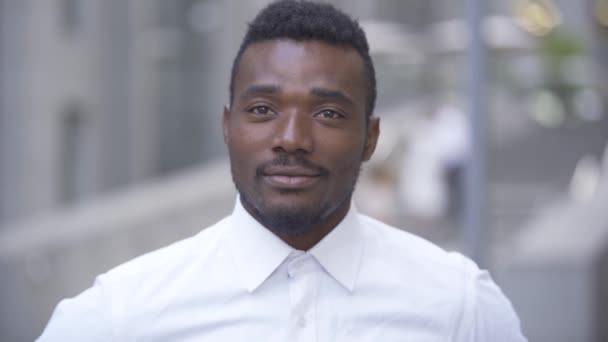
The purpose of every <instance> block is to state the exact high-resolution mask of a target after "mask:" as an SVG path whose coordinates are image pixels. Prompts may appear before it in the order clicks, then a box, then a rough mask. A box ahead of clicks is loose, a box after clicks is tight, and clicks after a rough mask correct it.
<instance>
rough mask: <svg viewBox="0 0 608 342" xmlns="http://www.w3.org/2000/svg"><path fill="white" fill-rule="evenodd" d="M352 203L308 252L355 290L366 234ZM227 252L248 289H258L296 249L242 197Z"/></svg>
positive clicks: (342, 282) (231, 222) (228, 231)
mask: <svg viewBox="0 0 608 342" xmlns="http://www.w3.org/2000/svg"><path fill="white" fill-rule="evenodd" d="M358 217H359V215H358V214H357V210H356V208H355V207H354V205H353V204H351V208H350V210H349V211H348V213H347V214H346V216H345V217H344V219H343V220H342V221H341V222H340V223H339V224H338V225H337V226H336V227H335V228H334V229H333V230H332V231H331V232H330V233H329V234H328V235H327V236H325V237H324V238H323V240H321V241H319V243H317V244H316V245H315V246H314V247H313V248H311V249H310V250H309V251H308V253H309V254H311V255H313V256H314V257H315V259H316V260H317V261H318V262H319V263H320V264H321V266H322V267H323V268H324V269H325V271H327V272H328V273H329V274H330V275H331V276H332V277H333V278H334V279H336V280H337V281H338V282H339V283H340V284H342V286H344V287H345V288H346V289H348V290H349V291H351V292H352V291H353V289H354V287H355V283H356V280H357V276H358V273H359V268H360V265H361V259H362V254H363V242H364V240H363V236H362V235H363V233H362V230H361V226H360V222H359V219H358ZM225 237H226V243H227V247H228V253H229V254H230V255H231V258H232V260H233V262H234V265H235V266H236V269H237V274H238V276H239V278H240V279H241V281H242V282H243V284H244V285H245V287H246V288H247V291H249V292H250V293H251V292H253V291H255V290H256V289H257V288H258V287H259V286H260V285H261V284H262V283H263V282H264V281H265V280H266V279H267V278H268V277H269V276H270V275H271V274H272V272H274V270H276V269H277V268H278V267H279V266H280V265H281V263H282V262H283V261H284V260H285V259H286V258H287V257H288V256H289V255H290V254H291V253H292V252H294V251H296V250H295V249H294V248H293V247H291V246H289V245H288V244H287V243H285V242H284V241H283V240H281V239H280V238H279V237H277V236H276V235H274V234H273V233H272V232H271V231H269V230H268V229H267V228H265V227H264V226H262V225H261V224H260V223H259V222H258V221H257V220H256V219H255V218H253V217H252V216H251V215H250V214H249V213H248V212H247V210H245V208H243V206H242V204H241V201H240V198H238V197H237V200H236V205H235V207H234V210H233V212H232V215H231V216H230V224H229V227H228V230H227V232H226V235H225Z"/></svg>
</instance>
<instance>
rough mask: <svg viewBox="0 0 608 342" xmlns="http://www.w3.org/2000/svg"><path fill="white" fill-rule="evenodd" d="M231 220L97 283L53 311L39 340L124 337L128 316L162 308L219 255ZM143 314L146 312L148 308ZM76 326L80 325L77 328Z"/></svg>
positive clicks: (124, 266)
mask: <svg viewBox="0 0 608 342" xmlns="http://www.w3.org/2000/svg"><path fill="white" fill-rule="evenodd" d="M226 224H227V218H225V219H223V220H221V221H219V222H217V223H216V224H214V225H212V226H210V227H208V228H205V229H204V230H202V231H201V232H200V233H198V234H197V235H195V236H193V237H190V238H187V239H184V240H181V241H178V242H175V243H173V244H171V245H169V246H167V247H164V248H161V249H158V250H156V251H153V252H150V253H147V254H144V255H142V256H140V257H137V258H135V259H132V260H130V261H128V262H126V263H124V264H121V265H119V266H117V267H115V268H113V269H111V270H110V271H108V272H106V273H103V274H101V275H99V276H97V278H96V279H95V282H94V284H93V286H92V287H90V288H88V289H86V290H85V291H83V292H82V293H80V294H79V295H78V296H76V297H74V298H69V299H64V300H62V301H61V302H60V303H59V304H58V305H57V307H56V308H55V310H54V312H53V315H52V316H51V319H50V320H49V323H48V325H47V327H46V328H45V330H44V332H43V334H42V336H41V337H40V338H39V340H40V341H59V340H74V341H76V340H79V341H84V340H88V341H106V340H112V339H113V338H114V337H116V336H123V334H122V333H123V331H124V330H128V329H129V327H127V326H123V325H124V324H125V322H127V321H128V320H126V319H125V318H127V316H133V315H140V314H141V312H139V311H138V310H140V309H141V310H144V309H145V308H149V307H150V306H151V305H163V303H164V302H163V301H164V299H165V298H164V297H163V296H171V295H174V294H175V292H176V291H179V290H180V287H181V286H182V285H183V282H188V281H189V279H188V277H191V276H192V273H194V272H192V270H198V268H197V267H203V268H204V267H205V264H206V263H209V262H213V261H212V260H210V259H213V258H215V257H216V255H217V253H215V251H216V250H217V248H218V242H219V240H220V237H221V235H222V231H223V229H222V228H223V227H224V226H225V225H226ZM144 311H145V310H144ZM74 322H79V324H78V325H77V326H74Z"/></svg>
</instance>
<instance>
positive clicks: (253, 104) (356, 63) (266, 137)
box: [223, 40, 379, 234]
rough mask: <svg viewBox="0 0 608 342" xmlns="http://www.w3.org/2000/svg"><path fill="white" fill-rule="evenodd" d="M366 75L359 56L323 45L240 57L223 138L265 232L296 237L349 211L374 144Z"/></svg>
mask: <svg viewBox="0 0 608 342" xmlns="http://www.w3.org/2000/svg"><path fill="white" fill-rule="evenodd" d="M365 75H366V73H365V69H364V65H363V60H362V58H361V57H360V56H359V54H358V53H357V52H356V50H354V49H352V48H342V47H336V46H333V45H329V44H326V43H323V42H319V41H303V42H296V41H292V40H270V41H264V42H258V43H254V44H252V45H250V46H249V47H248V48H247V49H246V50H245V52H244V54H243V55H242V58H241V61H240V64H239V66H238V72H237V76H236V78H235V80H234V99H233V103H232V105H231V107H230V108H229V109H228V108H226V109H225V110H224V122H223V127H224V140H225V142H226V144H227V146H228V151H229V155H230V163H231V168H232V176H233V179H234V182H235V185H236V187H237V190H238V191H239V193H240V196H241V201H242V203H243V206H244V207H245V208H246V209H247V210H248V211H249V212H250V213H251V214H252V215H253V216H254V217H255V218H256V219H257V220H258V221H260V222H261V223H262V224H263V225H265V226H266V227H267V228H269V229H271V230H273V231H275V232H278V233H281V234H301V233H304V232H306V231H308V230H310V229H313V228H316V227H318V226H321V225H323V224H334V225H335V224H337V223H338V222H339V220H341V219H342V217H343V216H344V215H345V213H346V212H347V211H348V208H349V205H350V198H351V195H352V192H353V189H354V185H355V182H356V179H357V176H358V173H359V169H360V166H361V163H362V162H363V161H365V160H368V159H369V158H370V157H371V155H372V153H373V151H374V148H375V145H376V141H377V138H378V130H379V128H378V120H377V119H375V118H372V119H371V120H370V121H369V123H367V120H366V115H365V104H366V96H367V83H366V78H365ZM334 221H335V222H334Z"/></svg>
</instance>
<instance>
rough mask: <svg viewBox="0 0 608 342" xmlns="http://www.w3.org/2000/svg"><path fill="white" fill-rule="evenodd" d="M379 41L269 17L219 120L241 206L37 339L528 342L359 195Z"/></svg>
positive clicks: (369, 150)
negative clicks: (356, 202)
mask: <svg viewBox="0 0 608 342" xmlns="http://www.w3.org/2000/svg"><path fill="white" fill-rule="evenodd" d="M368 50H369V49H368V45H367V41H366V38H365V34H364V33H363V31H362V30H361V28H360V27H359V26H358V24H357V23H356V22H355V21H353V20H352V19H351V18H349V17H348V16H346V15H345V14H343V13H342V12H339V11H338V10H336V9H335V8H333V7H331V6H329V5H321V4H315V3H310V2H295V1H279V2H276V3H273V4H271V5H269V6H268V7H267V8H265V9H264V10H262V11H261V12H260V13H259V14H258V16H257V17H256V18H255V19H254V21H253V22H252V23H251V24H250V27H249V30H248V32H247V34H246V36H245V38H244V41H243V43H242V45H241V48H240V50H239V52H238V53H237V56H236V58H235V61H234V65H233V70H232V77H231V85H230V104H229V106H227V107H226V108H224V114H223V130H224V140H225V142H226V145H227V146H228V151H229V155H230V162H231V168H232V177H233V179H234V183H235V185H236V187H237V189H238V192H239V197H238V200H237V202H236V205H235V208H234V211H233V213H232V214H231V215H230V216H228V217H226V218H225V219H223V220H222V221H220V222H218V223H217V224H215V225H213V226H211V227H209V228H207V229H204V230H203V231H202V232H201V233H199V234H198V235H196V236H194V237H192V238H190V239H187V240H184V241H181V242H178V243H176V244H174V245H171V246H169V247H166V248H164V249H161V250H159V251H156V252H153V253H150V254H147V255H145V256H143V257H140V258H138V259H135V260H133V261H130V262H128V263H126V264H124V265H121V266H119V267H117V268H115V269H113V270H111V271H109V272H108V273H106V274H103V275H101V276H99V277H98V278H97V280H96V282H95V284H94V286H93V287H92V288H90V289H88V290H86V291H85V292H83V293H82V294H80V295H79V296H77V297H75V298H73V299H69V300H65V301H62V302H61V303H60V304H59V305H58V307H57V308H56V310H55V312H54V314H53V317H52V318H51V320H50V322H49V324H48V326H47V328H46V329H45V331H44V332H43V334H42V336H41V337H40V339H39V340H40V341H135V340H137V341H492V342H496V341H524V340H525V339H524V338H523V337H522V335H521V333H520V328H519V322H518V319H517V317H516V315H515V313H514V312H513V309H512V307H511V305H510V304H509V302H508V300H507V299H506V298H505V297H504V295H503V294H502V293H501V292H500V290H499V289H498V288H497V287H496V285H495V284H494V283H493V282H492V280H491V279H490V277H489V276H488V274H487V273H486V272H484V271H480V270H479V269H478V268H477V267H476V266H475V264H474V263H472V262H471V261H469V260H468V259H466V258H464V257H462V256H460V255H458V254H450V253H446V252H444V251H443V250H441V249H439V248H438V247H435V246H433V245H432V244H430V243H429V242H426V241H424V240H422V239H420V238H417V237H414V236H412V235H410V234H408V233H405V232H402V231H399V230H397V229H395V228H392V227H388V226H386V225H384V224H382V223H380V222H378V221H375V220H374V219H371V218H369V217H366V216H363V215H360V214H358V213H357V211H356V208H355V207H354V206H353V205H352V204H351V196H352V193H353V189H354V186H355V183H356V180H357V175H358V173H359V169H360V167H361V164H362V162H364V161H366V160H368V159H369V158H370V157H371V156H372V154H373V152H374V148H375V146H376V141H377V139H378V135H379V119H378V118H375V117H374V116H373V108H374V102H375V97H376V93H375V92H376V90H375V89H376V84H375V76H374V68H373V64H372V61H371V59H370V56H369V51H368Z"/></svg>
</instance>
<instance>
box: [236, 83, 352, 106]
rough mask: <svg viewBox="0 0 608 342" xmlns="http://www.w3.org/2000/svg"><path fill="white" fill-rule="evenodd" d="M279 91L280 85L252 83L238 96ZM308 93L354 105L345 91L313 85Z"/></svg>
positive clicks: (243, 96)
mask: <svg viewBox="0 0 608 342" xmlns="http://www.w3.org/2000/svg"><path fill="white" fill-rule="evenodd" d="M280 91H281V87H280V86H278V85H276V84H254V85H251V86H249V87H247V88H246V89H245V90H244V91H243V93H242V94H241V96H240V98H245V97H248V96H252V95H257V94H276V93H279V92H280ZM310 94H311V95H314V96H316V97H321V98H326V99H335V100H340V101H342V102H346V103H348V104H350V105H354V103H355V102H354V101H353V100H352V99H351V98H350V97H348V96H347V95H346V94H345V93H343V92H341V91H339V90H334V89H328V88H322V87H314V88H312V89H311V90H310Z"/></svg>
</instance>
